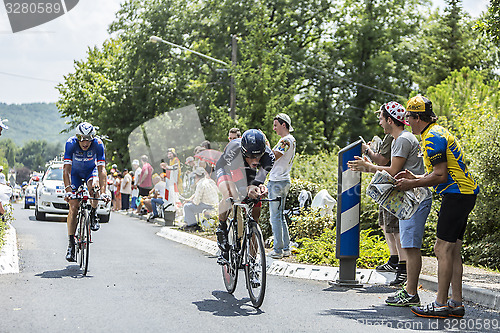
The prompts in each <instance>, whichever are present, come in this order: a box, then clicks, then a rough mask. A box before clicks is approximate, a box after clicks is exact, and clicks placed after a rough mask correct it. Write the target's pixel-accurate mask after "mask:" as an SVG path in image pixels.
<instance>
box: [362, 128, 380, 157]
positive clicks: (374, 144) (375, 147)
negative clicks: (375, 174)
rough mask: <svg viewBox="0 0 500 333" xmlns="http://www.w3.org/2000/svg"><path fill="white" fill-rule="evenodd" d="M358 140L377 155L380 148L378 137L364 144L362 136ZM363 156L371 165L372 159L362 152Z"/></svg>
mask: <svg viewBox="0 0 500 333" xmlns="http://www.w3.org/2000/svg"><path fill="white" fill-rule="evenodd" d="M359 138H360V139H361V141H363V143H364V144H365V145H367V146H368V147H370V149H371V150H372V151H374V152H375V153H378V152H379V151H380V146H382V139H381V138H379V137H378V136H376V135H375V136H374V137H373V139H372V140H371V141H370V142H368V143H366V141H365V139H363V137H362V136H359ZM363 156H365V157H366V158H367V159H368V160H369V161H370V162H371V163H373V161H372V159H371V158H370V157H369V156H368V155H366V154H365V153H364V152H363Z"/></svg>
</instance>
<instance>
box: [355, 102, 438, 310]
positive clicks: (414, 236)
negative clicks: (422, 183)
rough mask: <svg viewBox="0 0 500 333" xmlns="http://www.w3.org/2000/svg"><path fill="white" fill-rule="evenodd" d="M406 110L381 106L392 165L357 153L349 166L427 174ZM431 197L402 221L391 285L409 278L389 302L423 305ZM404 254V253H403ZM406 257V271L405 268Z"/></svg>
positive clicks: (394, 103) (381, 123) (370, 169)
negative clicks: (421, 277)
mask: <svg viewBox="0 0 500 333" xmlns="http://www.w3.org/2000/svg"><path fill="white" fill-rule="evenodd" d="M405 113H406V110H405V109H404V107H403V106H402V105H401V104H399V103H396V102H388V103H386V104H384V105H382V107H381V112H380V115H379V124H380V126H382V128H383V129H384V132H385V133H386V134H391V135H392V137H393V138H394V142H393V143H392V147H391V165H390V166H380V165H374V164H372V163H370V162H369V161H368V159H367V158H361V157H359V156H355V160H353V161H349V162H347V165H348V166H349V168H351V169H352V170H355V171H365V172H366V171H367V172H373V173H375V172H376V171H382V170H385V171H387V172H388V173H389V174H390V175H391V176H393V177H394V176H395V175H396V174H397V173H398V172H400V171H401V170H407V169H408V170H411V171H412V172H413V173H415V174H418V175H422V174H424V163H423V160H422V157H421V155H420V151H421V149H420V145H419V143H418V140H417V138H416V137H415V136H414V135H413V134H411V133H410V132H408V131H406V130H405V129H404V125H405V124H407V123H406V121H405ZM431 204H432V196H431V193H430V191H428V192H427V193H426V195H425V198H424V199H423V201H422V202H421V203H420V205H419V207H418V209H417V211H416V212H415V214H414V215H413V216H412V217H411V218H410V219H408V220H399V236H400V241H401V248H402V251H401V254H402V255H403V256H404V257H403V258H400V259H402V260H401V262H400V265H398V270H397V272H396V279H395V280H394V281H392V282H391V283H390V284H391V285H394V286H396V285H402V284H403V283H404V282H405V281H406V280H408V281H407V284H406V287H403V289H402V290H401V291H400V292H398V293H397V294H396V295H395V296H394V297H392V296H391V297H389V298H387V299H386V301H385V302H386V304H388V305H392V306H412V305H417V304H420V298H419V296H418V294H417V288H418V276H419V275H420V270H421V268H422V254H421V252H420V248H421V247H422V239H423V237H424V230H425V222H426V220H427V216H428V215H429V212H430V210H431ZM400 257H401V256H400ZM404 259H406V271H404V270H403V269H404V266H405V265H404V261H403V260H404Z"/></svg>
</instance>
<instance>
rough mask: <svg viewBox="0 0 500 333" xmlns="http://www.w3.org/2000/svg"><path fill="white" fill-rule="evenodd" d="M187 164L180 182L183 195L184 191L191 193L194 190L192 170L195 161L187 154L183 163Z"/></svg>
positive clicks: (194, 167) (194, 166)
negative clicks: (186, 169)
mask: <svg viewBox="0 0 500 333" xmlns="http://www.w3.org/2000/svg"><path fill="white" fill-rule="evenodd" d="M184 164H186V165H187V166H188V171H187V172H185V173H184V176H183V180H182V184H183V187H184V195H186V193H190V194H191V193H193V191H194V185H195V183H194V173H193V171H194V170H195V169H196V163H195V161H194V157H193V156H189V157H188V158H186V162H185V163H184Z"/></svg>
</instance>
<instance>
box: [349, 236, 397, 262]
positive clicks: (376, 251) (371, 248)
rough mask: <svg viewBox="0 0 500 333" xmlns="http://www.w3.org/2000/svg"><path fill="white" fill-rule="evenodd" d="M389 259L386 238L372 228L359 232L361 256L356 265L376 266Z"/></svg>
mask: <svg viewBox="0 0 500 333" xmlns="http://www.w3.org/2000/svg"><path fill="white" fill-rule="evenodd" d="M388 259H389V248H388V247H387V245H386V243H385V241H384V238H383V237H382V236H380V235H377V234H375V233H373V232H372V230H371V229H366V230H361V231H360V233H359V258H358V259H357V261H356V265H357V267H359V268H375V267H377V266H378V265H380V264H382V263H384V262H386V261H387V260H388Z"/></svg>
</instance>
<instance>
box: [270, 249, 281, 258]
mask: <svg viewBox="0 0 500 333" xmlns="http://www.w3.org/2000/svg"><path fill="white" fill-rule="evenodd" d="M268 256H269V257H271V258H273V259H281V258H283V253H276V252H274V250H272V251H271V252H269V254H268Z"/></svg>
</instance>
